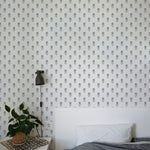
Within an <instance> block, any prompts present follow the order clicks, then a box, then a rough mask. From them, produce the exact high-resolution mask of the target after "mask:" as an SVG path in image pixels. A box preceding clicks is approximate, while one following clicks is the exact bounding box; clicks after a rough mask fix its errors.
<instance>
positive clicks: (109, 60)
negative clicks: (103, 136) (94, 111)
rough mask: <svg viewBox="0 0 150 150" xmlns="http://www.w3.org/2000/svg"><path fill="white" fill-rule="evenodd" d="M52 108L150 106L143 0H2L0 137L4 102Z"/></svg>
mask: <svg viewBox="0 0 150 150" xmlns="http://www.w3.org/2000/svg"><path fill="white" fill-rule="evenodd" d="M37 69H42V70H44V71H45V73H44V77H45V81H46V84H45V85H43V86H42V100H43V101H44V107H43V120H44V121H47V122H50V124H51V129H50V130H47V129H46V128H43V132H44V135H52V136H54V116H55V114H54V109H55V108H56V107H99V108H101V107H117V108H118V107H138V108H140V107H150V0H1V1H0V139H3V138H4V137H5V135H6V132H7V121H8V114H7V113H6V112H5V111H4V105H5V104H8V105H10V106H12V107H16V108H17V107H18V105H19V104H20V103H21V102H24V103H25V105H26V106H28V107H29V109H30V111H31V112H32V113H33V114H35V115H38V116H40V107H39V101H40V95H39V87H38V86H35V82H34V80H35V72H36V70H37Z"/></svg>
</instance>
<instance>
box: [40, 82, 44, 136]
mask: <svg viewBox="0 0 150 150" xmlns="http://www.w3.org/2000/svg"><path fill="white" fill-rule="evenodd" d="M40 107H41V122H43V120H42V107H43V102H42V90H41V85H40ZM41 136H43V132H42V125H41Z"/></svg>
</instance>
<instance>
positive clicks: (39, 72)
mask: <svg viewBox="0 0 150 150" xmlns="http://www.w3.org/2000/svg"><path fill="white" fill-rule="evenodd" d="M35 73H36V74H37V76H36V78H35V85H37V86H38V85H39V86H40V107H41V122H42V120H43V119H42V107H43V102H42V92H41V85H44V78H43V76H42V74H43V73H44V71H43V70H37V71H36V72H35ZM41 136H43V131H42V126H41Z"/></svg>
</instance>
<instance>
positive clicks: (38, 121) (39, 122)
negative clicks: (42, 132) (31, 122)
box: [35, 119, 43, 125]
mask: <svg viewBox="0 0 150 150" xmlns="http://www.w3.org/2000/svg"><path fill="white" fill-rule="evenodd" d="M35 121H36V122H37V123H38V124H40V125H43V123H42V122H41V121H40V120H39V119H37V120H35Z"/></svg>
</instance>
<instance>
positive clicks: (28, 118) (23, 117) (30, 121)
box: [5, 103, 43, 137]
mask: <svg viewBox="0 0 150 150" xmlns="http://www.w3.org/2000/svg"><path fill="white" fill-rule="evenodd" d="M5 110H6V111H7V112H8V113H9V114H10V116H11V118H10V119H9V121H8V123H9V126H8V133H7V136H11V137H13V136H15V135H16V133H19V132H23V133H24V134H25V135H28V134H30V132H31V130H32V129H33V128H35V127H38V125H43V123H42V122H41V121H40V120H39V119H38V117H35V116H34V115H32V114H30V113H29V111H28V109H27V108H24V104H23V103H22V104H20V105H19V113H17V112H16V111H15V109H14V108H13V109H12V110H11V108H10V107H9V106H7V105H5Z"/></svg>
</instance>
